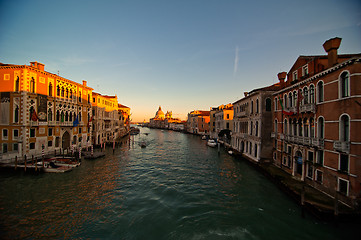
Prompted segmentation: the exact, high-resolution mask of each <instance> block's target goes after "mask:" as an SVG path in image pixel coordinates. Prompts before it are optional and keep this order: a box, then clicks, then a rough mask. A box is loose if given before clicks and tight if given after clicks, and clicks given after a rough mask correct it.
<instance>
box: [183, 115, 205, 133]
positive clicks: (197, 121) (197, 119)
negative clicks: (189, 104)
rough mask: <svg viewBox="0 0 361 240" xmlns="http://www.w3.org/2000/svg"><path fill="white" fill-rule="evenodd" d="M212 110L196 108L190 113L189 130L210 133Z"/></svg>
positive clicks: (188, 119)
mask: <svg viewBox="0 0 361 240" xmlns="http://www.w3.org/2000/svg"><path fill="white" fill-rule="evenodd" d="M209 114H210V111H202V110H194V111H192V112H190V113H188V117H187V132H188V133H193V134H199V135H207V134H208V133H209V121H210V115H209Z"/></svg>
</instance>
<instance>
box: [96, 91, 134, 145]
mask: <svg viewBox="0 0 361 240" xmlns="http://www.w3.org/2000/svg"><path fill="white" fill-rule="evenodd" d="M124 108H125V106H123V107H122V111H120V109H119V104H118V97H117V96H116V95H115V96H107V95H102V94H100V93H96V92H93V101H92V112H93V118H92V125H93V144H95V145H101V144H103V143H112V142H114V141H116V140H117V139H118V138H120V137H123V136H124V135H125V133H126V132H127V125H129V123H127V124H126V123H125V121H127V120H128V117H129V115H128V117H125V113H124V112H126V111H125V109H124ZM128 122H129V121H128ZM128 130H129V129H128Z"/></svg>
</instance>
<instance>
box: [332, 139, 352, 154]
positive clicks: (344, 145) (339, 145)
mask: <svg viewBox="0 0 361 240" xmlns="http://www.w3.org/2000/svg"><path fill="white" fill-rule="evenodd" d="M333 148H334V149H335V150H336V151H339V152H345V153H349V152H350V142H344V141H334V142H333Z"/></svg>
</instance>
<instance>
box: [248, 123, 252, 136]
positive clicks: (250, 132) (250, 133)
mask: <svg viewBox="0 0 361 240" xmlns="http://www.w3.org/2000/svg"><path fill="white" fill-rule="evenodd" d="M252 134H253V122H252V121H251V129H250V131H249V135H252Z"/></svg>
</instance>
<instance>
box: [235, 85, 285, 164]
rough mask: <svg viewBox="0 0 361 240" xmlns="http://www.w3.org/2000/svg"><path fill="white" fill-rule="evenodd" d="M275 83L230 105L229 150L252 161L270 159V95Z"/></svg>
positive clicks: (247, 94) (252, 92)
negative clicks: (231, 121) (231, 107)
mask: <svg viewBox="0 0 361 240" xmlns="http://www.w3.org/2000/svg"><path fill="white" fill-rule="evenodd" d="M278 88H279V85H278V84H275V85H272V86H269V87H265V88H261V89H255V90H253V91H251V92H250V93H247V92H246V93H245V94H244V95H245V96H244V98H242V99H240V100H238V101H236V102H235V103H233V110H234V116H233V124H234V126H233V129H234V131H233V133H232V147H233V149H235V150H237V151H238V152H240V153H241V154H242V155H243V156H244V157H247V158H248V159H250V160H252V161H254V162H264V161H267V160H269V159H271V157H272V140H271V131H272V122H271V121H270V120H271V119H272V100H271V99H272V93H273V92H274V91H275V90H276V89H278Z"/></svg>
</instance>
